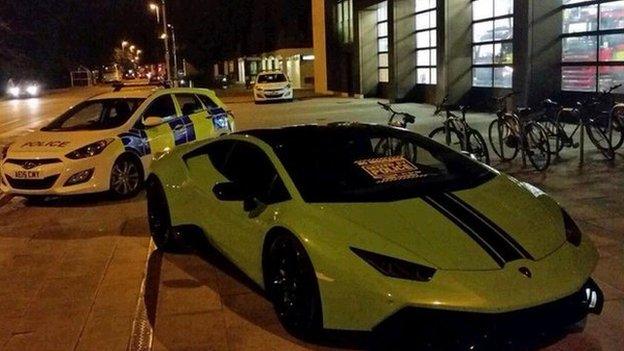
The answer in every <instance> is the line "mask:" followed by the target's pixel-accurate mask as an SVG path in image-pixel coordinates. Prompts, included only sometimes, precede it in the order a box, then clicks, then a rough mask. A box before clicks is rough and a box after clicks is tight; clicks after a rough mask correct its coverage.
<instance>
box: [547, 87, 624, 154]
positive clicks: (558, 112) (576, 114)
mask: <svg viewBox="0 0 624 351" xmlns="http://www.w3.org/2000/svg"><path fill="white" fill-rule="evenodd" d="M543 104H545V105H546V106H547V107H546V112H545V113H544V114H543V115H542V116H541V117H540V119H539V120H540V123H541V124H542V125H543V126H544V128H545V129H546V132H547V134H548V139H549V144H550V147H551V155H554V156H558V155H559V153H560V152H561V151H562V150H563V148H564V147H567V148H574V149H576V148H579V146H581V151H580V153H581V162H582V161H583V158H584V157H583V156H584V149H585V148H584V138H585V136H584V133H587V136H588V137H589V140H590V141H591V142H592V144H594V145H595V146H596V148H597V149H598V150H599V151H600V152H601V153H602V154H603V156H604V157H605V158H606V159H607V160H613V159H614V158H615V150H614V148H613V145H612V139H611V138H612V133H611V132H610V130H613V128H612V126H609V124H610V123H609V122H607V123H606V124H607V126H604V125H603V124H604V122H602V121H600V120H599V119H597V118H593V117H591V116H594V115H596V111H597V108H598V105H599V104H600V102H599V101H598V100H596V99H590V100H588V101H586V102H577V103H576V106H575V107H573V108H563V107H561V106H560V105H559V104H558V103H556V102H554V101H552V100H550V99H547V100H545V101H544V102H543ZM566 115H567V116H568V118H567V119H568V120H575V121H578V122H576V127H575V128H574V129H573V130H572V132H571V133H568V131H567V130H566V128H565V123H564V122H563V120H565V119H566V118H565V117H566ZM577 133H579V134H580V137H579V138H580V143H576V142H574V137H575V136H576V134H577ZM609 134H611V136H610V135H609Z"/></svg>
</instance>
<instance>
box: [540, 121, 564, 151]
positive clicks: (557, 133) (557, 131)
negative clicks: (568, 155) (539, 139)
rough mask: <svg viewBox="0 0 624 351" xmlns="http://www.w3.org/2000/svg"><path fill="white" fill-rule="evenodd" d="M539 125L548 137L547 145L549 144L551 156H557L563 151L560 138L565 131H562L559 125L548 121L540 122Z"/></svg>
mask: <svg viewBox="0 0 624 351" xmlns="http://www.w3.org/2000/svg"><path fill="white" fill-rule="evenodd" d="M539 124H541V125H542V127H544V130H545V131H546V135H547V136H548V143H549V144H550V154H551V155H553V156H556V155H559V153H560V152H561V150H563V140H562V139H563V138H562V136H563V135H565V131H563V130H562V127H561V125H560V124H559V123H557V122H553V121H551V120H549V119H544V120H542V121H540V122H539Z"/></svg>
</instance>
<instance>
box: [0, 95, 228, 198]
mask: <svg viewBox="0 0 624 351" xmlns="http://www.w3.org/2000/svg"><path fill="white" fill-rule="evenodd" d="M115 90H116V91H114V92H110V93H104V94H100V95H97V96H95V97H92V98H90V99H88V100H86V101H83V102H81V103H79V104H78V105H76V106H74V107H71V108H70V109H69V110H68V111H67V112H65V113H64V114H62V115H61V116H60V117H58V118H56V119H55V120H53V121H52V122H51V123H50V124H49V125H47V126H46V127H44V128H42V129H41V130H39V131H36V132H33V133H31V134H28V135H25V136H22V137H20V138H18V139H17V140H16V141H15V142H14V143H12V144H10V145H9V146H8V147H6V148H4V149H3V150H2V152H1V153H0V192H3V193H8V194H14V195H21V196H26V197H42V196H55V195H74V194H85V193H99V192H106V191H109V192H110V193H111V194H112V195H114V196H115V197H118V198H125V197H131V196H133V195H135V194H136V193H137V192H138V191H139V190H140V189H141V186H142V184H143V181H144V179H145V175H146V174H147V173H148V169H149V167H150V164H151V162H152V159H154V158H155V157H156V158H157V157H160V156H161V155H163V154H165V153H168V152H170V151H171V150H173V149H175V148H176V147H179V146H181V145H184V144H188V143H192V142H194V141H197V140H205V139H209V138H214V137H217V136H220V135H222V134H228V133H230V132H232V131H233V130H234V128H235V126H234V120H233V117H232V115H231V114H230V113H229V111H228V109H227V107H226V106H225V105H224V104H223V102H221V101H220V100H219V99H218V98H217V96H216V95H215V94H214V92H212V91H210V90H207V89H188V88H177V89H154V88H153V87H140V86H139V87H136V85H135V86H134V87H133V88H128V89H120V88H119V87H117V88H116V89H115Z"/></svg>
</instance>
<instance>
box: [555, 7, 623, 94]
mask: <svg viewBox="0 0 624 351" xmlns="http://www.w3.org/2000/svg"><path fill="white" fill-rule="evenodd" d="M562 32H563V35H562V39H561V40H562V43H561V44H562V45H561V46H562V53H561V66H562V68H561V89H562V90H564V91H585V92H596V91H601V90H605V89H609V88H610V87H611V86H613V85H616V84H620V83H624V1H621V0H618V1H614V0H601V1H587V0H584V1H580V0H563V28H562ZM618 92H624V89H621V88H620V89H619V90H618Z"/></svg>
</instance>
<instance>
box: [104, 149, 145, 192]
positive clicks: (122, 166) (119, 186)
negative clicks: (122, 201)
mask: <svg viewBox="0 0 624 351" xmlns="http://www.w3.org/2000/svg"><path fill="white" fill-rule="evenodd" d="M142 183H143V170H142V168H141V164H140V163H139V162H138V161H136V160H134V159H133V158H132V157H130V156H122V157H120V158H118V159H117V161H115V163H114V164H113V169H112V171H111V179H110V191H111V193H112V194H113V196H115V197H119V198H130V197H133V196H135V195H136V194H137V193H138V192H139V191H140V190H141V185H142Z"/></svg>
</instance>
